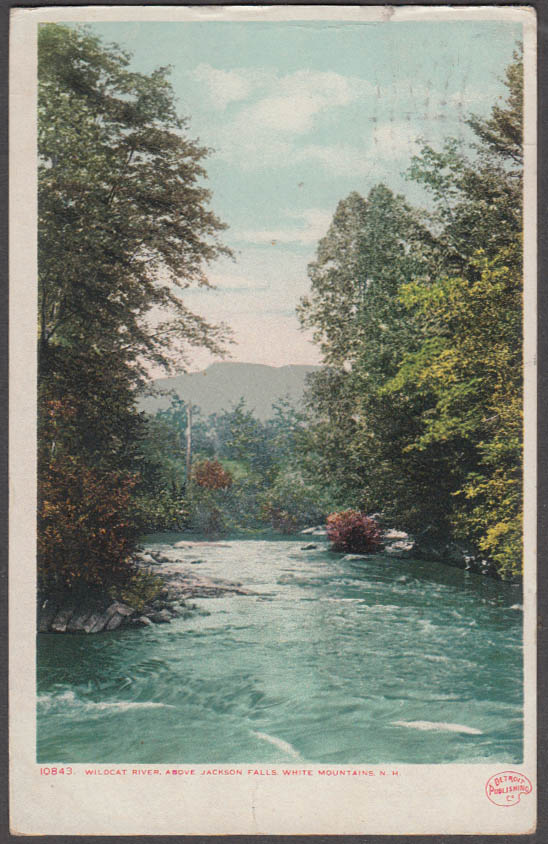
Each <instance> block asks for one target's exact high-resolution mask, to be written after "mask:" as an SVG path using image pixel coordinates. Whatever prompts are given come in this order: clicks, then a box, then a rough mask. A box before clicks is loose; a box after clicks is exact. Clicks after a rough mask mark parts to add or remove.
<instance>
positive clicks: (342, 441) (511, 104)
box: [300, 52, 523, 576]
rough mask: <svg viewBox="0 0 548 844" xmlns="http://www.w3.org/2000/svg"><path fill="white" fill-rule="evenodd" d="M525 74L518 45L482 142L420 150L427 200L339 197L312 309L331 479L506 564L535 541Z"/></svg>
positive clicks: (308, 318)
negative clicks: (526, 524)
mask: <svg viewBox="0 0 548 844" xmlns="http://www.w3.org/2000/svg"><path fill="white" fill-rule="evenodd" d="M522 78H523V68H522V63H521V56H520V54H519V52H518V53H516V55H515V57H514V63H513V64H512V65H511V66H510V67H509V69H508V71H507V75H506V83H507V86H508V91H509V93H508V98H507V100H506V102H501V103H497V104H496V105H495V106H494V108H493V109H492V112H491V115H490V116H489V117H487V118H485V119H482V118H479V117H471V118H470V119H469V121H468V123H469V125H470V127H471V128H472V129H473V131H474V133H475V137H476V141H475V143H474V144H473V145H471V146H469V147H468V148H465V147H464V146H463V145H462V144H459V143H458V142H457V141H455V140H454V139H448V140H447V141H446V143H445V145H444V146H443V148H442V150H441V151H440V150H435V149H433V148H432V147H429V146H424V147H423V149H422V152H421V153H420V155H419V156H416V157H415V158H414V159H413V161H412V164H411V167H410V169H409V177H410V178H412V179H415V180H417V181H419V182H420V183H421V184H423V185H424V186H425V187H426V188H427V189H428V191H429V192H430V195H431V198H432V201H433V202H432V207H431V209H430V210H429V212H428V213H426V212H419V211H417V210H415V209H412V208H411V207H410V206H409V205H408V204H407V203H406V202H405V200H404V199H403V198H402V197H394V195H393V194H391V192H390V191H389V190H388V189H387V188H385V187H384V186H382V185H381V186H377V187H376V188H374V189H373V190H372V191H371V192H370V194H369V196H368V197H367V200H365V199H363V198H362V197H360V196H359V195H358V194H356V193H353V194H351V195H350V196H349V197H348V198H347V199H346V200H343V201H342V202H341V203H339V206H338V207H337V210H336V212H335V216H334V218H333V223H332V225H331V227H330V229H329V231H328V233H327V235H326V237H325V238H324V239H323V240H322V241H320V244H319V246H318V252H317V259H316V261H315V262H314V263H313V264H311V266H310V270H309V274H310V280H311V287H312V289H311V294H310V295H309V296H308V297H307V298H305V299H304V300H303V301H302V303H301V306H300V316H301V321H302V323H303V325H304V326H306V327H309V328H312V329H313V331H314V336H315V339H316V341H317V342H318V343H319V344H320V345H321V348H322V352H323V355H324V361H325V363H326V364H327V367H328V369H327V371H324V372H322V373H321V374H320V375H317V376H315V377H314V378H313V379H312V387H311V390H310V391H309V395H308V406H309V408H310V429H309V436H308V442H307V453H308V457H309V458H310V462H311V465H314V461H316V468H317V474H318V480H317V483H319V484H320V485H321V484H323V486H324V488H330V489H332V490H333V491H337V492H338V493H339V494H340V493H342V496H341V497H342V498H344V499H345V500H342V501H341V500H340V498H339V500H337V501H336V504H337V505H339V506H340V505H341V504H343V505H344V506H351V507H354V508H358V507H359V508H360V509H362V510H365V511H367V510H373V509H374V510H382V513H383V516H384V517H385V519H386V520H387V521H389V522H390V521H391V522H392V523H396V524H399V525H401V526H402V527H405V528H407V529H410V530H413V531H414V532H416V533H418V534H419V536H420V535H421V534H422V535H423V536H424V535H425V534H428V535H429V536H430V537H432V538H434V537H435V534H436V533H437V535H438V538H441V537H443V536H446V537H449V536H451V535H452V536H460V537H462V538H465V539H466V540H467V541H468V540H469V541H470V542H472V543H473V544H475V548H476V550H477V552H478V554H485V555H488V556H489V559H490V560H491V561H492V562H494V564H495V565H496V567H497V570H498V571H499V573H500V574H501V575H503V576H511V575H512V574H516V573H518V572H519V570H520V544H521V539H520V537H521V514H520V507H521V486H520V484H521V477H520V466H521V402H522V397H521V345H522V333H521V274H522V252H521V235H522V200H521V191H522V150H521V145H522V120H523V117H522V91H523V83H522ZM334 503H335V502H334Z"/></svg>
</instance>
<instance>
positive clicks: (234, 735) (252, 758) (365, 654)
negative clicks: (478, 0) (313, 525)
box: [38, 536, 523, 764]
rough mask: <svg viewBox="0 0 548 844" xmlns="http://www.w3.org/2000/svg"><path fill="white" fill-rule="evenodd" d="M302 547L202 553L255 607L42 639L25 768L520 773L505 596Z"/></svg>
mask: <svg viewBox="0 0 548 844" xmlns="http://www.w3.org/2000/svg"><path fill="white" fill-rule="evenodd" d="M177 538H179V537H175V538H173V537H170V540H171V541H176V539H177ZM165 539H166V538H165V537H162V536H157V537H151V538H150V543H151V544H156V547H159V548H161V549H162V551H163V552H165V553H166V555H167V556H170V558H171V559H173V560H175V559H179V560H181V561H185V562H184V564H185V565H186V564H187V563H188V562H189V561H190V559H194V557H193V556H192V549H188V548H187V549H175V548H172V547H171V546H165V545H163V544H162V543H163V542H165ZM301 545H302V540H295V541H270V540H264V541H255V540H234V541H230V542H227V543H226V544H225V547H210V548H207V547H201V548H200V558H201V560H202V561H203V562H202V564H201V566H200V570H201V572H203V573H204V574H205V575H209V576H212V577H221V578H227V579H234V580H238V581H241V582H242V583H243V584H244V585H245V586H246V587H248V588H250V589H252V590H254V592H256V593H257V594H255V595H250V596H235V595H227V596H225V597H222V598H214V599H197V600H196V603H197V604H199V605H200V606H203V607H205V608H207V609H208V610H209V611H210V613H211V614H210V615H206V616H204V615H196V616H193V617H191V618H187V619H182V618H179V619H176V620H174V621H173V622H172V623H171V624H169V625H159V626H157V627H152V628H144V629H138V630H125V631H116V632H113V633H106V634H99V635H96V636H78V635H73V636H71V635H64V636H59V635H55V634H47V635H45V634H42V635H40V636H39V637H38V761H40V762H85V763H87V762H97V763H103V762H104V763H106V762H114V761H124V762H133V763H152V762H157V763H183V762H184V763H195V764H199V763H209V762H217V763H242V762H264V763H276V762H286V761H291V760H295V759H301V760H305V761H307V762H310V763H326V764H329V763H333V764H336V763H361V764H364V763H369V764H380V763H388V762H393V763H396V762H397V763H406V762H408V763H435V762H439V763H448V762H484V761H489V762H495V761H497V762H505V763H510V762H511V763H517V762H519V761H520V760H521V758H522V729H523V725H522V635H521V622H522V614H521V607H520V604H519V595H518V594H517V591H518V590H517V589H516V588H515V587H510V586H508V585H506V584H502V583H498V582H496V581H494V580H490V579H488V578H482V577H479V576H478V575H473V574H468V573H466V572H462V571H460V570H457V569H454V568H450V567H446V566H441V565H437V564H435V563H426V562H422V561H411V560H409V561H403V560H401V561H398V560H393V559H387V558H384V557H381V556H374V557H369V558H365V559H361V560H356V559H344V558H343V557H341V556H340V555H335V554H332V553H329V552H327V551H325V550H323V548H324V546H322V545H321V544H320V546H319V548H318V549H317V550H309V551H303V550H301ZM226 546H228V547H226Z"/></svg>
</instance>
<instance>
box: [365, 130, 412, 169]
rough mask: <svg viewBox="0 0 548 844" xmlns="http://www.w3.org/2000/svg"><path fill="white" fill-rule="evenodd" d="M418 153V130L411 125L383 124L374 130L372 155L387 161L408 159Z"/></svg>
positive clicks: (371, 147)
mask: <svg viewBox="0 0 548 844" xmlns="http://www.w3.org/2000/svg"><path fill="white" fill-rule="evenodd" d="M417 151H418V144H417V129H416V127H414V126H412V125H411V124H410V123H398V122H396V121H395V122H389V123H382V124H379V125H378V126H376V127H375V129H374V130H373V134H372V136H371V146H370V154H371V153H373V154H374V155H375V156H379V157H380V158H382V159H384V160H385V161H387V160H397V159H399V158H408V157H409V156H411V155H414V154H415V152H417Z"/></svg>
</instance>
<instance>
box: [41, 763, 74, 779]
mask: <svg viewBox="0 0 548 844" xmlns="http://www.w3.org/2000/svg"><path fill="white" fill-rule="evenodd" d="M40 774H41V775H42V776H46V777H47V776H57V774H68V775H69V776H70V774H72V768H71V767H70V765H68V766H67V767H66V768H49V767H46V768H40Z"/></svg>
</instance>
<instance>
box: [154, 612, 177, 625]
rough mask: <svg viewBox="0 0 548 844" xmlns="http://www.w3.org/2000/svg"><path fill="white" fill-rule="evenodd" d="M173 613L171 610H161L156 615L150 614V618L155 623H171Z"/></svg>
mask: <svg viewBox="0 0 548 844" xmlns="http://www.w3.org/2000/svg"><path fill="white" fill-rule="evenodd" d="M172 617H173V616H172V615H171V613H170V612H169V610H160V611H159V612H155V613H154V615H151V616H150V620H151V621H153V622H154V624H169V622H170V621H171V619H172Z"/></svg>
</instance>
